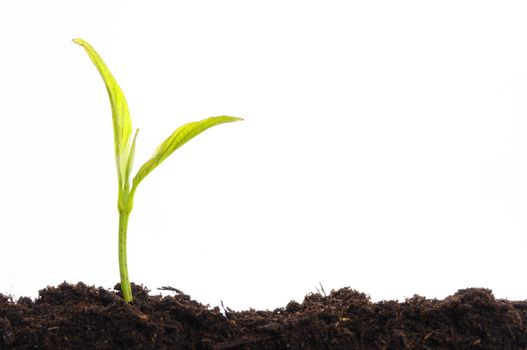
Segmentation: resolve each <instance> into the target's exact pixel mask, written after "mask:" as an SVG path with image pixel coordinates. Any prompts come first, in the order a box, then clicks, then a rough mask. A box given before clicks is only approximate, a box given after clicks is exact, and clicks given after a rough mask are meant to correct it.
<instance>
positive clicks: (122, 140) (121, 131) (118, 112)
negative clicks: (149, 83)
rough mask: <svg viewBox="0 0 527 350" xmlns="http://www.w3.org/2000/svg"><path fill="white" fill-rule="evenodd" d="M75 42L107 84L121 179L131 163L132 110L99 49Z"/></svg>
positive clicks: (79, 40) (75, 40)
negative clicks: (83, 50)
mask: <svg viewBox="0 0 527 350" xmlns="http://www.w3.org/2000/svg"><path fill="white" fill-rule="evenodd" d="M73 42H74V43H76V44H78V45H80V46H82V47H83V48H84V49H85V50H86V52H87V53H88V56H89V57H90V59H91V61H92V62H93V64H94V65H95V67H97V70H98V71H99V73H100V74H101V77H102V79H103V80H104V84H105V85H106V90H107V91H108V96H109V97H110V104H111V107H112V120H113V133H114V141H115V157H116V162H117V171H118V175H119V179H120V180H121V179H122V176H123V175H124V174H123V173H122V171H123V169H126V166H127V164H128V163H129V160H128V157H129V153H128V152H129V151H130V148H129V147H128V145H129V141H130V136H131V134H132V119H131V118H130V112H129V110H128V104H127V103H126V98H125V97H124V94H123V92H122V90H121V88H120V87H119V85H118V84H117V81H115V78H114V77H113V75H112V73H111V72H110V70H109V69H108V67H107V66H106V64H105V63H104V61H103V60H102V58H101V56H99V54H98V53H97V51H95V49H94V48H93V47H92V46H91V45H90V44H89V43H88V42H86V41H84V40H82V39H74V40H73Z"/></svg>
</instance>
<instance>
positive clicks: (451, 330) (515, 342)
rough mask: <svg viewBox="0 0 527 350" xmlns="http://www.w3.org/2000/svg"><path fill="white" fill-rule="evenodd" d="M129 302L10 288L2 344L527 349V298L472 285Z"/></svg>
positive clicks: (91, 292)
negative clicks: (409, 292)
mask: <svg viewBox="0 0 527 350" xmlns="http://www.w3.org/2000/svg"><path fill="white" fill-rule="evenodd" d="M163 289H165V290H171V291H172V292H173V294H174V295H173V296H172V295H170V296H164V297H163V296H160V295H158V296H150V295H149V294H148V292H149V291H148V290H147V289H146V288H144V287H142V286H137V285H133V292H134V296H135V299H134V301H133V303H132V304H126V303H125V302H124V300H123V299H122V298H121V295H120V293H119V285H117V286H116V287H115V292H114V291H109V290H106V289H104V288H95V287H89V286H86V285H85V284H83V283H78V284H76V285H72V284H67V283H63V284H61V285H59V286H58V287H48V288H46V289H43V290H41V291H40V292H39V297H38V298H37V299H36V300H34V301H33V300H31V299H30V298H27V297H22V298H20V299H19V300H18V301H14V300H12V298H10V297H7V296H4V295H2V294H0V349H210V350H213V349H216V350H224V349H232V350H241V349H251V350H252V349H255V350H258V349H527V301H518V302H514V301H507V300H498V299H495V298H494V296H493V294H492V292H491V291H490V290H488V289H475V288H472V289H463V290H459V291H458V292H457V293H455V294H454V295H452V296H449V297H447V298H445V299H444V300H436V299H426V298H424V297H421V296H417V295H416V296H414V297H412V298H410V299H407V300H405V301H404V302H397V301H381V302H378V303H372V302H371V300H370V298H369V297H368V296H367V295H365V294H363V293H359V292H357V291H355V290H352V289H349V288H343V289H340V290H338V291H332V292H331V293H329V294H328V295H326V294H325V292H324V291H323V290H322V292H320V293H312V294H308V295H307V296H306V297H305V298H304V300H303V302H302V303H298V302H295V301H291V302H290V303H289V304H287V305H286V306H285V307H283V308H278V309H276V310H274V311H256V310H249V311H241V312H235V311H232V310H230V309H229V308H222V309H220V308H219V307H213V308H211V307H209V306H206V305H202V304H200V303H198V302H196V301H194V300H192V299H191V298H190V297H189V296H188V295H185V294H184V293H182V292H181V291H179V290H177V289H175V288H170V287H165V288H163Z"/></svg>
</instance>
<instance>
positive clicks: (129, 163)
mask: <svg viewBox="0 0 527 350" xmlns="http://www.w3.org/2000/svg"><path fill="white" fill-rule="evenodd" d="M138 133H139V129H136V130H135V135H134V138H133V140H132V144H131V145H130V150H129V151H128V161H127V163H126V167H125V169H123V170H122V173H123V174H124V178H125V179H127V181H126V182H127V183H128V179H130V174H131V173H132V166H133V165H134V155H135V140H136V139H137V134H138Z"/></svg>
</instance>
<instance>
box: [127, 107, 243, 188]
mask: <svg viewBox="0 0 527 350" xmlns="http://www.w3.org/2000/svg"><path fill="white" fill-rule="evenodd" d="M238 120H243V119H242V118H235V117H228V116H220V117H211V118H207V119H203V120H201V121H199V122H191V123H188V124H185V125H183V126H181V127H179V128H178V129H176V131H174V132H173V133H172V135H170V136H169V137H168V138H167V139H166V140H165V141H163V143H161V144H160V145H159V147H157V150H156V152H155V153H154V155H153V156H152V157H151V158H150V160H148V161H147V162H146V163H145V164H143V166H141V168H140V169H139V171H138V172H137V174H136V175H135V177H134V181H133V188H132V191H135V189H136V188H137V185H139V183H140V182H141V181H142V180H143V179H144V178H145V177H146V176H147V175H148V174H150V172H151V171H152V170H154V169H155V168H156V167H157V166H158V165H159V164H161V162H163V161H164V160H165V159H166V158H167V157H168V156H169V155H171V154H172V153H173V152H174V151H175V150H176V149H178V148H179V147H181V146H183V145H184V144H185V143H186V142H187V141H189V140H190V139H192V138H193V137H194V136H196V135H198V134H200V133H202V132H203V131H205V130H207V129H208V128H211V127H213V126H215V125H218V124H223V123H230V122H235V121H238Z"/></svg>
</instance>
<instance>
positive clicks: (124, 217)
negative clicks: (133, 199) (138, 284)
mask: <svg viewBox="0 0 527 350" xmlns="http://www.w3.org/2000/svg"><path fill="white" fill-rule="evenodd" d="M129 217H130V212H128V211H126V210H119V273H120V275H121V292H122V294H123V298H124V301H126V302H127V303H129V302H131V301H132V288H131V287H130V281H129V280H128V264H127V260H126V231H127V230H128V218H129Z"/></svg>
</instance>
